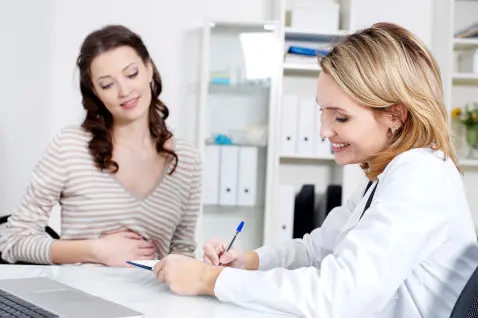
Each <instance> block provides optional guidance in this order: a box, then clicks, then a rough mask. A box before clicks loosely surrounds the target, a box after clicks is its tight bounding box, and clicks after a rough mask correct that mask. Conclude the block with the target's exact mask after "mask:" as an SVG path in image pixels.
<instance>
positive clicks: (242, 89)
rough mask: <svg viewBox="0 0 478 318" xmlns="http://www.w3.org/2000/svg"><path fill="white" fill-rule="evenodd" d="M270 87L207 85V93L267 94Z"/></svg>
mask: <svg viewBox="0 0 478 318" xmlns="http://www.w3.org/2000/svg"><path fill="white" fill-rule="evenodd" d="M269 89H270V85H259V84H258V85H252V84H251V85H247V84H244V85H232V84H231V85H229V84H213V83H211V84H209V93H227V94H253V93H264V92H268V90H269Z"/></svg>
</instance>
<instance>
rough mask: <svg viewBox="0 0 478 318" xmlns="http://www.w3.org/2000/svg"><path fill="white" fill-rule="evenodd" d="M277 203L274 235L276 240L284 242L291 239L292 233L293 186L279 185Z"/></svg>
mask: <svg viewBox="0 0 478 318" xmlns="http://www.w3.org/2000/svg"><path fill="white" fill-rule="evenodd" d="M278 198H279V204H278V207H277V211H278V213H277V218H276V220H277V221H276V225H275V226H276V231H275V233H276V237H275V239H276V240H277V242H286V241H288V240H290V239H292V236H293V234H294V232H293V230H294V205H295V188H294V186H292V185H284V184H281V185H279V196H278Z"/></svg>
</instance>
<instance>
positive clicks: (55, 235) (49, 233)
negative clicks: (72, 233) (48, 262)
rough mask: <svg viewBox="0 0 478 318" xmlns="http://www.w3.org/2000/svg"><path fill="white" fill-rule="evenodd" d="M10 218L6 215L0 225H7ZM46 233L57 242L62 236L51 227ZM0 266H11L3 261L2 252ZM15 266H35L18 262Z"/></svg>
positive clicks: (0, 253) (1, 218)
mask: <svg viewBox="0 0 478 318" xmlns="http://www.w3.org/2000/svg"><path fill="white" fill-rule="evenodd" d="M9 217H10V215H4V216H2V217H0V224H5V223H7V222H8V218H9ZM45 232H46V233H47V234H48V235H50V236H51V237H52V238H53V239H55V240H59V239H60V235H58V233H56V232H55V231H54V230H53V229H52V228H51V227H49V226H48V225H47V226H45ZM0 264H10V263H8V262H6V261H4V260H3V259H2V252H1V251H0ZM15 264H18V265H33V264H30V263H25V262H18V263H15Z"/></svg>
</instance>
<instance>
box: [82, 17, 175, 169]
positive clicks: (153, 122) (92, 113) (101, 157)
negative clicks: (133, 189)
mask: <svg viewBox="0 0 478 318" xmlns="http://www.w3.org/2000/svg"><path fill="white" fill-rule="evenodd" d="M121 46H129V47H131V48H133V49H134V50H135V51H136V53H137V54H138V55H139V56H140V57H141V59H142V60H143V62H144V63H145V64H146V63H151V66H152V69H153V78H152V83H151V104H150V106H149V110H148V123H149V131H150V134H151V137H152V139H153V140H154V141H155V143H156V150H157V152H158V153H159V154H161V155H166V156H167V157H169V159H173V160H174V166H173V169H171V171H170V173H173V172H174V170H175V169H176V166H177V163H178V156H177V154H176V153H175V152H174V151H173V150H171V149H167V148H166V147H165V143H166V141H167V140H169V139H170V138H171V137H172V135H173V134H172V133H171V131H169V129H168V127H167V126H166V119H167V118H168V116H169V110H168V108H167V107H166V105H164V103H163V102H161V100H160V99H159V95H160V94H161V91H162V83H161V77H160V75H159V72H158V70H157V68H156V66H155V64H154V62H153V60H152V59H151V57H150V55H149V52H148V50H147V48H146V46H145V44H144V43H143V41H142V39H141V37H140V36H139V35H138V34H136V33H134V32H133V31H131V30H129V29H128V28H126V27H124V26H121V25H109V26H106V27H103V28H101V29H99V30H96V31H94V32H92V33H90V34H89V35H88V36H87V37H86V38H85V40H84V41H83V44H82V46H81V49H80V54H79V56H78V59H77V66H78V69H79V72H80V90H81V95H82V104H83V108H84V109H85V110H86V116H85V119H84V120H83V123H82V125H81V126H82V127H83V129H85V130H86V131H88V132H90V133H91V134H92V138H91V140H90V142H89V151H90V154H91V155H92V157H93V160H94V162H95V165H96V167H97V168H98V169H100V170H107V171H109V172H112V173H116V172H117V171H118V169H119V166H118V163H116V162H115V161H114V160H113V158H112V157H113V139H112V135H111V130H112V127H113V117H112V115H111V113H110V112H109V111H108V110H107V109H106V107H105V105H104V104H103V103H102V102H101V100H100V99H99V98H98V97H97V96H96V94H95V92H94V89H93V83H92V80H91V74H90V66H91V62H92V61H93V59H94V58H95V57H97V56H98V55H100V54H102V53H104V52H107V51H110V50H112V49H115V48H118V47H121Z"/></svg>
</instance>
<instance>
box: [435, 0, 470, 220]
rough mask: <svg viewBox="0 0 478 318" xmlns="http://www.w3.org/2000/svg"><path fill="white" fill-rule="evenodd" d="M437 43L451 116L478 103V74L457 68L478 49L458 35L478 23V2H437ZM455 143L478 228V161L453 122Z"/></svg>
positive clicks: (459, 127)
mask: <svg viewBox="0 0 478 318" xmlns="http://www.w3.org/2000/svg"><path fill="white" fill-rule="evenodd" d="M434 11H435V12H434V15H435V19H434V21H435V22H434V25H433V30H434V39H433V47H432V51H433V54H434V55H435V57H436V58H437V61H438V64H439V66H440V69H441V72H442V80H443V85H444V93H445V96H444V99H445V105H446V107H447V112H448V114H449V115H450V114H451V111H452V109H454V108H455V107H460V108H463V107H465V106H466V105H467V104H470V103H472V102H473V101H475V102H478V74H473V73H471V72H464V71H463V70H460V69H459V68H458V65H457V61H458V59H457V54H459V52H460V51H462V50H468V49H474V48H477V49H478V39H477V38H456V37H455V34H456V33H457V32H458V31H460V30H463V29H464V28H466V27H467V26H469V25H471V24H472V23H476V22H477V21H478V16H477V12H478V1H470V0H466V1H463V0H437V1H436V2H435V10H434ZM450 126H451V128H452V131H453V133H454V135H455V140H456V141H457V142H458V146H459V148H460V152H459V160H458V161H459V165H460V167H461V169H462V171H463V173H464V175H463V183H464V186H465V189H466V192H467V197H468V202H469V206H470V210H471V213H472V216H473V218H474V222H475V227H476V228H478V195H477V189H478V158H477V159H470V158H466V154H467V153H468V149H467V145H466V140H465V136H464V135H465V134H464V133H465V130H464V127H463V126H462V125H460V124H458V123H456V122H452V121H451V120H450Z"/></svg>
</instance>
